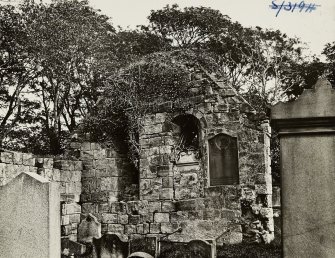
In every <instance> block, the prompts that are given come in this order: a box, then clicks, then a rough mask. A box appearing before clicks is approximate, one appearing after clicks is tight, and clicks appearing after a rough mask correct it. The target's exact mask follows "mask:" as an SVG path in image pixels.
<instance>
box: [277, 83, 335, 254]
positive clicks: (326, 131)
mask: <svg viewBox="0 0 335 258" xmlns="http://www.w3.org/2000/svg"><path fill="white" fill-rule="evenodd" d="M271 118H272V125H273V127H274V128H275V129H277V130H278V132H279V136H280V149H281V150H280V152H281V153H280V155H281V157H280V158H281V177H282V213H283V231H282V232H283V247H284V248H283V251H284V257H318V258H322V257H335V223H334V222H335V202H334V196H335V90H334V89H332V87H331V84H330V83H329V82H328V81H327V80H324V79H319V81H318V82H317V83H316V85H315V86H314V88H313V89H306V90H305V91H304V92H303V94H302V95H301V96H300V97H299V98H298V99H297V100H296V101H293V102H288V103H279V104H277V105H275V106H274V107H273V108H272V112H271Z"/></svg>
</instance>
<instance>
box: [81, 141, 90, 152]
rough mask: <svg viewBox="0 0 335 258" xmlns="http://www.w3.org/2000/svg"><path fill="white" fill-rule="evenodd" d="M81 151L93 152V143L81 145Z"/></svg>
mask: <svg viewBox="0 0 335 258" xmlns="http://www.w3.org/2000/svg"><path fill="white" fill-rule="evenodd" d="M81 149H82V150H85V151H87V150H91V143H90V142H83V143H82V144H81Z"/></svg>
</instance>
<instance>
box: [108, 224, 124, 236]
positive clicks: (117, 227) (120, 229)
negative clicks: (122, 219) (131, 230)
mask: <svg viewBox="0 0 335 258" xmlns="http://www.w3.org/2000/svg"><path fill="white" fill-rule="evenodd" d="M108 232H110V233H113V234H124V225H121V224H108Z"/></svg>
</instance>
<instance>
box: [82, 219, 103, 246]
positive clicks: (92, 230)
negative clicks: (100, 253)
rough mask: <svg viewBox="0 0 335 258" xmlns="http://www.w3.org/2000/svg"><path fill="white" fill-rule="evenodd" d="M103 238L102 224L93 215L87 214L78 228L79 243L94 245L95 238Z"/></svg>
mask: <svg viewBox="0 0 335 258" xmlns="http://www.w3.org/2000/svg"><path fill="white" fill-rule="evenodd" d="M100 237H101V223H100V222H99V221H98V219H97V218H96V217H94V216H93V215H92V214H91V213H89V214H87V216H86V217H85V219H83V220H82V221H81V222H80V224H79V226H78V242H81V243H92V242H93V238H100Z"/></svg>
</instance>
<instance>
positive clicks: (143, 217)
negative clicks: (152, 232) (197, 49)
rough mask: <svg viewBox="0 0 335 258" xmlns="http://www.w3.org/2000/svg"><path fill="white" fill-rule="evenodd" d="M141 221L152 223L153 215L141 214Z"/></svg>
mask: <svg viewBox="0 0 335 258" xmlns="http://www.w3.org/2000/svg"><path fill="white" fill-rule="evenodd" d="M141 221H143V222H147V223H150V222H154V215H153V213H147V214H141Z"/></svg>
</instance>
